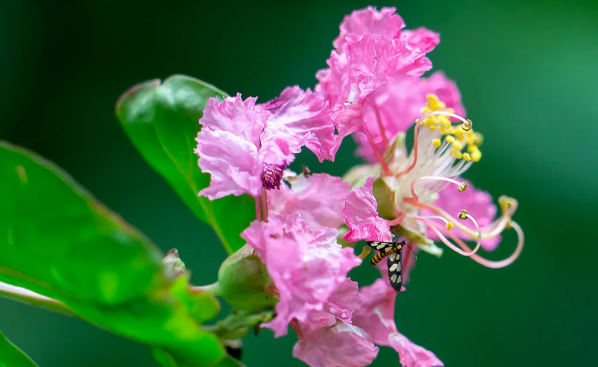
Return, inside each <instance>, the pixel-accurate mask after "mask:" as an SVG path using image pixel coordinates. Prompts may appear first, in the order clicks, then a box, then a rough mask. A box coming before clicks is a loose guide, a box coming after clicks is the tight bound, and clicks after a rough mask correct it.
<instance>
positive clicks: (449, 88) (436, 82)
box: [353, 72, 465, 163]
mask: <svg viewBox="0 0 598 367" xmlns="http://www.w3.org/2000/svg"><path fill="white" fill-rule="evenodd" d="M430 93H432V94H435V95H436V96H438V98H439V99H440V100H441V101H442V102H444V103H445V104H446V106H447V107H448V108H452V109H453V110H454V111H455V113H456V114H458V115H461V116H465V108H463V104H462V102H461V94H460V93H459V89H458V88H457V85H456V84H455V82H453V81H451V80H449V79H447V78H446V77H445V75H444V73H442V72H436V73H434V74H432V76H431V77H430V78H417V77H409V76H405V77H401V78H397V79H394V80H392V81H389V82H388V83H386V84H384V85H382V86H380V87H379V88H377V89H376V90H374V91H373V92H372V93H370V94H369V95H368V98H367V99H366V102H365V105H364V109H363V124H365V127H366V128H367V129H368V131H369V133H370V136H371V137H372V140H373V141H374V143H375V144H376V146H377V148H378V150H379V151H380V152H381V153H384V151H385V147H384V144H383V143H384V139H386V141H387V142H389V141H391V140H392V139H393V138H394V137H395V136H396V134H397V133H399V132H406V131H407V130H408V129H409V128H410V127H411V126H412V125H413V124H414V123H415V120H416V119H417V118H419V117H421V115H422V113H421V108H422V107H424V106H425V105H426V95H428V94H430ZM380 127H382V129H383V130H384V136H383V134H382V131H381V129H380ZM353 137H354V139H355V140H356V141H357V144H358V146H359V147H358V149H357V152H356V154H357V155H358V156H361V157H363V158H365V159H366V160H367V161H369V162H371V163H378V159H377V158H376V154H375V153H374V150H373V148H372V145H371V143H370V141H369V139H368V138H367V137H366V135H365V134H363V133H357V134H354V135H353Z"/></svg>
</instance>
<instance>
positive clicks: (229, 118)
mask: <svg viewBox="0 0 598 367" xmlns="http://www.w3.org/2000/svg"><path fill="white" fill-rule="evenodd" d="M256 100H257V98H251V97H250V98H247V99H246V100H245V101H243V99H242V98H241V94H237V95H236V96H235V97H229V98H226V99H225V100H224V101H222V102H221V103H219V102H218V98H210V99H208V102H207V103H206V108H205V109H204V110H203V116H202V118H201V119H200V120H199V123H200V124H201V126H202V128H203V129H205V128H208V129H210V130H212V131H217V130H221V131H226V132H229V133H231V134H234V135H236V136H238V137H240V138H242V139H243V140H246V141H248V142H250V143H252V144H253V145H255V146H256V147H259V146H260V135H261V133H262V130H264V124H265V122H266V120H267V119H268V115H269V114H268V112H265V111H262V110H260V109H258V108H256V107H255V102H256Z"/></svg>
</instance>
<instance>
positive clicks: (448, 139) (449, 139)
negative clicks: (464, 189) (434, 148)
mask: <svg viewBox="0 0 598 367" xmlns="http://www.w3.org/2000/svg"><path fill="white" fill-rule="evenodd" d="M445 139H446V142H447V143H450V144H453V143H454V142H455V137H454V136H452V135H447V136H446V138H445Z"/></svg>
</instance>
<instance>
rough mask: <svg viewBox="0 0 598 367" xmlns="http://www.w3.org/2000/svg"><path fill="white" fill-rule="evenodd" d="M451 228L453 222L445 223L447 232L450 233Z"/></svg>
mask: <svg viewBox="0 0 598 367" xmlns="http://www.w3.org/2000/svg"><path fill="white" fill-rule="evenodd" d="M453 227H454V224H453V222H446V229H447V230H449V231H450V230H451V229H453Z"/></svg>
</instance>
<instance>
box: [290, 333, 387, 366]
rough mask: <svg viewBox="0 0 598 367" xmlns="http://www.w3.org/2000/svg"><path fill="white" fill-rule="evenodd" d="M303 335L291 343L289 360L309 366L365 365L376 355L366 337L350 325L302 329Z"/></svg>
mask: <svg viewBox="0 0 598 367" xmlns="http://www.w3.org/2000/svg"><path fill="white" fill-rule="evenodd" d="M304 336H305V337H304V339H302V340H299V341H298V342H297V344H295V347H294V348H293V357H295V358H298V359H300V360H302V361H303V362H305V363H307V364H308V365H309V366H311V367H337V366H343V367H362V366H368V365H370V364H371V363H372V362H373V361H374V359H376V356H377V355H378V348H377V347H376V346H374V344H373V343H372V342H371V341H370V340H369V339H368V336H367V334H366V333H365V332H364V331H363V330H361V329H359V328H357V327H355V326H352V325H347V324H342V325H337V326H335V327H332V328H318V329H315V330H304Z"/></svg>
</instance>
